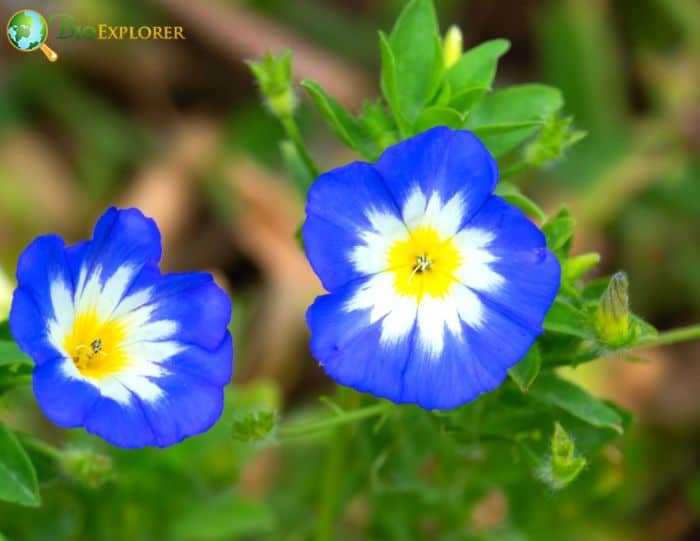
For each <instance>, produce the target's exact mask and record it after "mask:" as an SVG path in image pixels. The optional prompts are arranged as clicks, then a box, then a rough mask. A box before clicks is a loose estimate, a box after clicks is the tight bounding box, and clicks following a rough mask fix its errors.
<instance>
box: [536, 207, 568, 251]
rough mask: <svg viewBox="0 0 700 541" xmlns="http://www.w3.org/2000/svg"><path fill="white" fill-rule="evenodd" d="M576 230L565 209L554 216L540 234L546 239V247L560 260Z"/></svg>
mask: <svg viewBox="0 0 700 541" xmlns="http://www.w3.org/2000/svg"><path fill="white" fill-rule="evenodd" d="M575 228H576V220H574V219H573V218H572V217H571V215H570V214H569V211H568V210H567V209H566V208H562V209H561V210H560V211H559V212H558V213H557V215H556V216H554V217H553V218H552V219H551V220H549V221H548V222H547V223H546V224H544V225H543V226H542V232H543V233H544V236H545V237H546V238H547V247H548V248H549V249H550V250H552V251H553V252H554V253H555V254H557V255H558V256H559V257H560V258H562V257H563V256H565V255H566V253H567V252H568V247H569V245H570V242H571V239H572V237H573V235H574V229H575Z"/></svg>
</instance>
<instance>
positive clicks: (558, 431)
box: [539, 423, 586, 490]
mask: <svg viewBox="0 0 700 541" xmlns="http://www.w3.org/2000/svg"><path fill="white" fill-rule="evenodd" d="M551 451H552V454H551V455H550V458H549V461H548V462H547V463H546V464H544V465H543V467H542V469H541V470H540V472H539V477H540V478H541V479H542V480H543V481H544V482H545V483H547V484H548V485H549V486H551V487H552V488H553V489H555V490H560V489H562V488H564V487H565V486H567V485H568V484H569V483H571V482H572V481H573V480H574V479H576V478H577V477H578V476H579V474H580V473H581V471H582V470H583V468H585V467H586V459H585V458H583V457H582V456H577V455H576V448H575V446H574V440H573V439H571V436H569V434H567V432H566V431H565V430H564V428H563V427H562V426H561V425H560V424H559V423H555V424H554V435H553V436H552V442H551Z"/></svg>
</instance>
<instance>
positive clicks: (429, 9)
mask: <svg viewBox="0 0 700 541" xmlns="http://www.w3.org/2000/svg"><path fill="white" fill-rule="evenodd" d="M440 44H441V39H440V32H439V29H438V22H437V16H436V14H435V7H434V6H433V2H432V0H411V1H410V2H409V3H408V4H407V5H406V7H405V8H404V9H403V11H402V12H401V14H400V15H399V18H398V20H397V21H396V24H395V25H394V28H393V30H392V31H391V34H390V35H389V43H388V45H389V46H390V49H391V51H392V52H393V55H394V60H395V62H394V65H395V73H396V85H397V90H398V94H397V99H398V105H399V108H400V110H401V112H402V114H403V115H404V116H405V118H406V119H407V120H408V122H409V123H411V124H412V123H413V122H415V120H416V119H417V118H418V115H419V114H420V112H421V111H422V109H423V106H424V105H425V103H426V102H427V100H428V99H429V98H431V97H432V96H431V93H432V92H433V91H434V90H436V89H437V85H436V79H439V78H440V76H441V73H442V71H443V70H444V66H443V60H442V51H441V45H440Z"/></svg>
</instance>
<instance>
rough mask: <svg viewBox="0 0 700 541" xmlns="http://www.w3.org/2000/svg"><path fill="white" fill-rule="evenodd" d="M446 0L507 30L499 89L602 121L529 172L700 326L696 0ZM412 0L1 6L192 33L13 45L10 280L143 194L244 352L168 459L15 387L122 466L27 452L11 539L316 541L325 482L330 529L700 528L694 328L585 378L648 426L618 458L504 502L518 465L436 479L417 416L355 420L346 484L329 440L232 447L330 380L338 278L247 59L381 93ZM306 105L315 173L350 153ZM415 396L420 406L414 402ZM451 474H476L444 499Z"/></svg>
mask: <svg viewBox="0 0 700 541" xmlns="http://www.w3.org/2000/svg"><path fill="white" fill-rule="evenodd" d="M436 4H437V6H436V7H437V9H438V13H439V16H440V20H441V22H442V25H443V28H444V29H446V28H447V26H448V24H450V23H453V22H454V23H456V24H458V25H459V26H460V27H461V28H462V31H463V33H464V36H465V46H473V45H476V44H478V43H480V42H482V41H485V40H487V39H492V38H497V37H504V38H507V39H509V40H510V41H511V42H512V49H511V51H510V52H509V53H508V54H507V55H506V56H505V57H504V58H503V59H502V60H501V63H500V69H499V74H498V79H497V82H498V83H500V84H505V83H509V84H510V83H517V82H529V81H542V82H546V83H549V84H552V85H554V86H558V87H559V88H561V89H562V91H563V93H564V97H565V99H566V111H567V113H569V114H572V115H573V116H574V117H575V123H576V126H577V127H578V128H580V129H584V130H587V131H588V137H587V138H586V139H585V140H584V141H583V142H582V143H580V144H578V145H576V146H575V147H573V148H572V149H571V150H570V151H569V153H568V156H567V159H566V160H565V161H563V162H561V163H560V164H557V165H556V166H554V167H551V168H548V169H546V170H540V171H535V172H530V173H528V174H526V175H521V176H520V177H516V178H515V179H512V180H513V181H514V182H516V183H517V184H519V185H520V186H521V187H522V189H523V190H524V191H525V192H526V193H528V195H530V196H531V197H533V198H534V199H535V200H537V201H538V202H540V203H541V205H542V206H543V208H545V210H548V211H550V212H551V211H554V210H555V209H556V208H558V206H559V205H561V204H562V203H564V202H565V203H566V204H567V205H568V206H569V208H570V209H571V212H572V214H573V215H574V217H575V218H576V219H577V221H578V224H579V226H578V229H577V237H576V239H575V245H574V249H573V253H577V252H580V253H583V252H586V251H590V250H597V251H600V252H601V253H602V265H601V268H600V269H599V272H600V273H601V274H607V273H610V272H614V271H616V270H618V269H624V270H626V271H627V273H628V275H629V277H630V282H631V299H632V308H633V310H634V311H635V312H636V313H638V314H640V315H641V316H643V317H644V318H645V319H647V320H648V321H650V322H651V323H652V324H654V325H655V326H656V327H657V328H659V329H666V328H671V327H674V326H678V325H683V324H689V323H692V322H697V321H698V320H700V3H698V2H696V1H694V0H493V1H490V2H476V1H456V0H438V1H437V2H436ZM402 6H403V1H402V0H386V1H372V0H293V1H292V0H257V1H244V0H239V1H233V0H228V1H223V0H220V1H216V2H214V1H209V0H206V1H201V2H189V1H187V0H151V1H148V2H139V1H136V0H133V1H121V2H117V1H102V2H91V1H87V0H84V1H65V2H41V1H36V2H33V3H32V5H28V4H25V3H21V2H15V1H2V2H0V18H2V20H5V18H8V17H9V16H10V15H11V14H12V13H13V12H14V11H16V10H18V9H21V8H28V7H30V8H34V9H37V10H39V11H41V12H42V13H43V14H44V15H45V16H46V17H47V18H48V17H50V16H51V15H52V14H55V13H59V12H63V13H70V14H72V15H73V16H74V17H75V20H76V23H77V24H97V23H99V22H106V23H109V24H134V25H141V24H157V25H166V24H171V25H180V26H182V27H183V28H184V33H185V35H186V36H187V40H184V41H93V40H78V39H65V40H64V39H57V37H56V33H57V30H58V29H57V28H52V29H51V31H50V37H49V39H48V41H47V43H48V44H49V45H50V46H51V47H52V48H53V49H54V50H56V51H57V52H58V54H59V57H60V58H59V61H58V62H57V63H55V64H50V63H49V62H47V61H46V59H45V58H44V57H43V55H42V54H41V53H39V52H36V53H31V54H22V53H19V52H17V51H16V50H14V49H13V48H12V47H11V46H10V45H9V44H8V43H7V42H5V44H4V45H3V46H1V47H0V265H1V266H2V268H3V269H4V270H5V272H6V274H7V275H8V276H10V277H11V275H12V271H13V269H14V265H15V263H16V260H17V257H18V255H19V253H20V252H21V250H22V249H23V248H24V246H25V245H26V244H27V243H28V242H30V241H31V239H33V238H34V237H35V236H36V235H38V234H42V233H47V232H57V233H60V234H61V235H63V236H64V237H65V238H66V239H68V240H69V241H77V240H79V239H82V238H85V237H86V236H88V234H89V231H90V229H91V227H92V225H93V223H94V221H95V220H96V218H97V217H98V216H99V215H100V214H101V213H102V212H103V210H104V208H105V207H106V206H108V205H110V204H117V205H119V206H138V207H140V208H141V209H142V210H143V211H144V212H145V213H146V214H148V215H150V216H153V217H154V218H155V219H156V220H157V222H158V223H159V225H160V227H161V230H162V234H163V241H164V254H165V255H164V267H165V268H166V269H168V270H193V269H207V270H210V271H212V272H213V273H214V274H215V276H216V279H217V281H218V282H219V284H220V285H221V286H222V287H224V288H226V289H227V290H228V291H229V292H230V293H231V295H232V298H233V302H234V321H233V322H232V330H233V332H234V336H235V343H236V348H237V355H236V375H235V378H234V382H235V384H236V385H235V388H234V390H233V392H232V393H231V396H230V397H229V401H228V407H227V413H226V415H225V417H224V419H223V420H222V421H221V422H220V423H219V425H218V426H217V427H216V429H215V430H213V431H212V432H211V433H209V434H208V435H206V436H202V437H198V438H195V439H193V440H192V441H188V442H186V443H184V444H183V445H181V446H178V447H176V448H174V449H170V450H166V451H156V450H148V451H143V452H126V451H116V450H114V449H108V448H107V446H106V445H104V444H101V443H100V442H97V441H95V440H94V439H92V438H89V437H87V436H86V435H85V434H82V433H79V432H76V433H71V434H66V433H64V432H62V431H59V430H57V429H56V428H55V427H52V426H51V425H50V424H49V423H48V421H46V420H45V419H44V418H43V417H42V416H41V414H40V412H39V411H38V408H37V407H36V406H35V404H34V402H33V399H32V397H31V392H30V391H29V390H25V391H23V392H13V393H10V394H8V395H4V396H2V397H0V400H2V402H0V418H2V419H3V420H4V421H6V422H7V423H8V425H10V426H12V427H13V428H17V429H21V430H24V431H26V432H28V433H32V434H35V435H38V436H40V437H41V438H43V439H47V440H49V441H52V442H53V443H55V444H57V445H63V444H65V443H67V444H68V445H74V446H90V447H91V448H95V449H97V450H99V451H101V452H103V453H106V455H108V456H110V457H111V458H112V459H113V460H114V472H113V474H110V475H109V476H108V477H110V480H108V481H107V482H106V483H105V484H103V485H102V486H101V487H100V488H98V489H92V488H90V487H89V486H88V485H89V484H90V481H92V480H94V479H92V478H91V477H90V476H91V475H93V476H97V477H100V475H101V474H100V473H99V471H98V472H97V473H94V472H92V473H90V472H88V473H87V474H86V473H85V471H84V470H80V471H78V472H77V473H76V471H71V470H70V467H66V466H65V464H64V467H63V468H58V467H57V466H56V465H55V464H53V463H52V462H51V461H47V460H45V459H42V454H41V449H35V450H34V451H33V452H32V454H33V458H35V460H37V461H38V462H39V464H40V465H42V464H43V467H41V468H40V480H41V482H42V496H43V498H44V503H43V506H42V507H41V508H39V509H25V508H18V507H14V506H10V505H8V504H2V503H0V532H2V534H4V535H5V536H6V537H7V538H8V539H10V540H18V541H25V540H44V539H46V540H64V539H65V540H99V541H102V540H122V539H124V540H131V539H134V540H157V539H175V540H200V539H202V540H205V539H206V540H219V539H221V540H228V539H280V540H290V541H292V540H300V541H301V540H305V539H311V538H313V532H315V531H316V527H315V523H316V521H317V519H318V520H324V519H323V509H324V505H323V503H322V502H323V501H324V499H325V500H326V501H327V499H328V498H331V499H337V501H336V502H335V503H334V505H337V507H338V509H340V512H339V513H338V515H337V519H336V520H335V521H334V525H333V531H334V534H333V537H332V538H333V539H341V540H345V539H347V540H360V539H379V540H382V539H392V540H393V539H396V540H403V539H440V540H443V539H444V540H448V541H449V540H453V539H454V540H461V539H469V540H471V539H474V540H477V539H484V540H485V539H499V540H504V541H510V540H513V541H515V540H518V541H520V540H526V539H528V540H532V541H541V540H549V539H557V540H568V539H571V540H579V539H580V540H585V541H596V540H603V541H604V540H610V541H617V540H628V539H629V540H632V539H634V540H649V541H697V540H698V539H700V519H699V516H700V515H699V513H700V468H699V466H700V400H699V399H698V390H699V389H700V344H698V342H695V343H688V344H684V345H679V346H675V347H668V348H664V349H663V350H662V349H658V350H649V351H645V352H641V355H640V356H641V357H643V358H645V359H648V362H640V363H636V364H630V363H623V362H622V361H621V360H619V359H608V360H605V361H603V362H600V363H596V364H595V365H592V366H590V367H585V368H581V369H578V370H576V371H575V373H574V375H573V377H575V378H576V379H578V380H579V381H580V382H582V383H583V384H584V385H585V386H587V387H588V388H589V389H592V390H593V391H595V393H596V394H600V395H603V396H606V397H609V398H611V399H615V400H616V401H618V402H620V403H622V404H623V405H624V406H626V407H627V408H629V409H631V410H632V411H633V412H634V413H635V414H636V415H637V416H638V419H637V423H636V425H635V428H634V430H633V431H632V432H631V433H628V434H626V435H625V437H624V438H622V439H621V440H620V441H619V442H618V444H616V445H615V446H609V447H608V448H606V449H605V452H604V457H603V458H604V460H603V464H602V465H601V466H597V467H596V468H591V470H590V471H588V472H586V475H584V476H583V477H582V479H580V480H579V481H577V482H576V483H574V484H573V485H572V486H571V487H569V488H567V489H566V490H565V491H563V492H561V493H557V494H552V493H550V492H548V490H547V489H546V488H544V487H543V486H540V485H539V484H538V483H537V481H536V480H535V479H534V478H533V479H530V480H529V482H528V483H525V484H522V486H518V487H515V488H513V490H511V491H509V493H508V498H506V497H505V496H504V493H503V491H502V489H501V488H500V487H501V486H502V485H507V484H508V479H507V477H508V475H507V474H508V472H504V471H493V472H490V473H489V475H490V477H489V475H486V474H484V476H482V477H481V478H479V480H478V482H470V479H468V478H465V479H461V480H459V481H457V480H451V479H440V478H439V475H437V476H436V475H434V470H435V464H434V462H435V461H438V462H439V461H440V460H441V458H440V457H441V456H442V455H441V451H440V448H441V446H442V445H448V443H443V442H440V441H435V440H434V439H433V438H434V436H433V435H431V434H430V433H429V432H424V431H423V430H422V427H421V425H420V418H419V417H417V421H416V430H415V433H414V434H411V435H406V434H385V435H384V436H383V438H384V439H383V440H382V441H381V442H379V443H378V442H377V439H376V438H371V437H369V436H368V437H367V438H366V439H363V432H368V433H371V432H372V430H373V427H372V426H362V427H360V428H359V429H358V433H357V434H356V440H355V442H354V445H353V446H352V454H351V455H350V456H346V457H345V462H344V463H343V464H342V468H343V469H344V473H345V477H344V481H343V485H342V486H340V487H327V486H324V485H323V484H322V483H321V482H320V481H319V476H318V470H319V463H320V462H319V461H320V460H322V458H323V457H322V454H323V453H324V452H325V451H324V447H323V446H320V445H316V444H315V443H314V442H305V443H300V444H289V445H284V446H276V445H271V446H269V445H267V446H266V445H262V444H244V443H234V442H233V440H232V438H231V435H230V427H231V421H232V419H233V418H235V417H236V416H237V415H240V414H241V413H242V412H245V411H248V410H250V409H251V408H253V409H254V408H260V407H264V408H269V409H270V410H277V409H280V410H281V411H282V412H283V413H285V414H286V413H288V414H289V415H295V416H302V417H303V416H304V415H307V414H308V412H309V411H312V410H313V409H314V408H317V407H318V406H317V400H316V397H317V396H318V395H319V394H322V393H325V392H328V391H329V389H330V388H331V386H330V382H329V381H328V380H327V379H326V378H325V376H324V375H323V373H322V371H321V370H320V369H319V368H318V367H317V366H316V363H315V362H314V361H313V360H312V359H311V357H310V355H309V353H308V351H307V346H306V344H307V339H308V336H307V331H306V327H305V324H304V319H303V314H304V311H305V309H306V307H307V306H308V304H310V302H311V301H312V300H313V298H314V296H315V295H316V294H318V293H319V292H320V291H321V289H320V284H318V282H317V280H316V278H315V277H314V275H313V273H312V272H311V270H310V269H309V267H308V265H307V263H306V260H305V258H304V256H303V254H302V253H301V252H300V251H299V249H298V247H297V246H296V243H295V240H294V233H295V231H296V229H297V227H298V225H299V223H300V222H301V220H302V219H303V202H302V201H299V200H298V197H297V195H296V193H295V191H294V189H293V186H292V183H291V181H290V180H289V178H288V175H287V173H286V172H285V171H284V169H283V167H282V163H281V158H280V155H279V150H278V143H279V141H280V140H281V138H282V132H281V129H280V128H279V126H278V125H277V123H276V121H275V120H274V119H273V118H272V117H271V116H270V115H268V114H267V113H266V112H265V111H264V110H263V108H262V107H261V105H260V102H259V98H258V94H257V91H256V88H255V86H254V84H253V79H252V76H251V75H250V73H249V71H248V69H247V67H246V66H245V64H244V62H243V61H244V60H245V59H256V58H258V57H260V56H261V55H262V54H263V53H264V52H265V51H266V50H267V49H272V50H273V51H275V52H279V51H281V50H283V49H285V48H291V49H292V50H293V52H294V67H295V73H296V75H298V76H299V77H300V78H311V79H314V80H316V81H318V82H319V83H320V84H321V85H322V86H323V87H324V88H326V89H327V90H328V92H329V93H330V94H332V95H334V96H335V97H337V98H338V99H339V100H340V101H341V102H343V103H344V104H346V105H347V106H348V107H350V108H357V107H358V106H359V105H360V104H361V103H362V101H363V100H364V99H365V98H370V97H373V96H375V95H377V93H378V83H377V81H378V75H377V73H378V64H379V52H378V40H377V30H378V29H384V30H387V29H389V28H390V27H391V24H392V22H393V21H394V19H395V17H396V15H397V13H398V12H399V11H400V9H401V7H402ZM300 94H301V92H300ZM300 107H301V108H300V112H299V116H300V122H301V127H302V131H303V132H304V135H305V138H306V139H307V140H308V141H310V150H311V153H312V154H313V155H314V157H315V158H316V159H317V160H318V161H319V163H320V164H321V166H322V168H324V169H326V168H330V167H333V166H337V165H340V164H342V163H346V162H347V161H350V160H352V159H354V158H355V157H354V156H353V155H351V154H350V153H349V152H348V151H347V150H346V149H344V148H343V147H341V145H340V144H339V143H337V142H335V141H334V140H333V139H332V138H331V137H329V133H328V132H327V130H326V128H325V127H324V126H323V124H322V122H321V120H320V119H319V117H318V116H317V114H316V113H315V112H314V111H313V110H312V108H311V106H310V104H309V102H308V100H307V99H306V98H303V99H302V100H301V106H300ZM0 286H1V284H0ZM0 289H1V287H0ZM2 295H3V293H1V292H0V296H2ZM0 304H2V303H1V302H0ZM0 309H2V306H0ZM2 315H3V316H4V314H2ZM9 404H12V407H11V408H10V407H9ZM17 404H20V405H21V407H17ZM412 414H413V413H412V409H411V408H406V412H405V413H404V415H406V416H409V417H410V416H411V415H412ZM370 425H371V423H370ZM363 442H366V445H365V444H363ZM363 445H364V447H363ZM372 446H378V447H377V448H376V449H374V448H372ZM382 446H385V447H382ZM392 446H393V447H396V446H398V447H399V448H401V449H405V448H407V447H408V448H411V451H410V452H409V451H408V450H406V451H405V452H404V454H402V459H401V461H399V462H398V463H397V462H394V463H392V467H393V468H395V471H392V472H390V473H387V472H384V473H383V475H382V474H380V473H378V472H379V470H380V469H382V463H381V457H382V453H384V452H385V451H383V449H384V448H389V447H392ZM348 447H349V448H350V444H349V443H348ZM463 458H464V459H465V460H467V461H469V460H472V459H473V457H470V456H465V457H463ZM506 458H507V457H506ZM42 460H43V462H42ZM93 466H94V464H93ZM513 468H514V469H517V468H518V465H517V464H515V465H513ZM97 469H98V470H99V468H97ZM484 469H485V471H487V472H489V470H488V464H487V463H485V464H484ZM451 471H453V472H454V471H456V472H459V471H460V469H459V467H458V466H455V467H454V468H453V469H452V470H451ZM484 479H486V481H484ZM489 479H490V480H491V482H489ZM451 481H454V483H452V482H451ZM452 486H460V487H462V489H460V490H455V491H453V493H452V492H450V493H448V491H449V487H452ZM455 524H458V525H459V526H455ZM2 534H0V539H1V538H2Z"/></svg>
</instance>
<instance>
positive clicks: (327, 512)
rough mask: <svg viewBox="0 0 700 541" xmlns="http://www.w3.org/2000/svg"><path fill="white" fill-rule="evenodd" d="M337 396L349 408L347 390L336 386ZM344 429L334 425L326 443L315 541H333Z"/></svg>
mask: <svg viewBox="0 0 700 541" xmlns="http://www.w3.org/2000/svg"><path fill="white" fill-rule="evenodd" d="M337 396H338V402H339V403H340V406H341V407H343V408H344V407H348V406H351V402H352V395H351V394H350V391H349V389H347V388H345V387H341V386H338V387H337ZM351 413H352V412H351ZM345 429H346V427H345V426H343V425H339V424H337V425H335V427H334V429H333V432H332V433H331V439H330V441H329V442H328V454H327V456H326V465H325V469H324V472H323V485H322V488H321V498H320V500H319V512H318V522H317V524H316V539H317V540H318V541H332V540H333V532H334V530H335V523H336V516H337V514H338V503H339V501H340V494H341V486H340V484H341V482H342V477H343V462H344V461H345V446H346V445H345V441H346V438H347V433H346V430H345Z"/></svg>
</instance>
